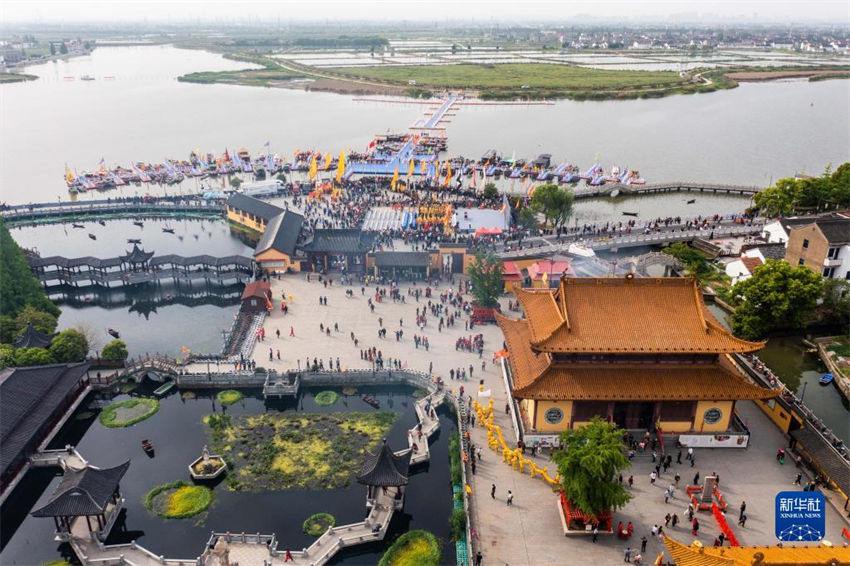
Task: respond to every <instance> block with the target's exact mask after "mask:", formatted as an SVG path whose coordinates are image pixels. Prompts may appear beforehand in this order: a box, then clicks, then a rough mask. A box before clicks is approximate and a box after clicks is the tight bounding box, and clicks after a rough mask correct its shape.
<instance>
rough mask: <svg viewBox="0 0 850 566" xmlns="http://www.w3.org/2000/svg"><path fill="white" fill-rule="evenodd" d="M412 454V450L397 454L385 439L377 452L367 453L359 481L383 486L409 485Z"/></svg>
mask: <svg viewBox="0 0 850 566" xmlns="http://www.w3.org/2000/svg"><path fill="white" fill-rule="evenodd" d="M410 455H411V452H410V450H406V451H405V452H404V455H403V456H396V455H395V454H394V453H393V451H392V449H391V448H390V445H389V444H387V441H386V439H385V440H384V442H383V444H382V445H381V448H380V449H379V450H378V452H377V453H375V454H372V453H367V454H366V461H365V462H364V463H363V469H362V470H360V473H359V474H358V475H357V482H358V483H362V484H364V485H373V486H381V487H390V486H400V485H407V470H408V468H409V467H410Z"/></svg>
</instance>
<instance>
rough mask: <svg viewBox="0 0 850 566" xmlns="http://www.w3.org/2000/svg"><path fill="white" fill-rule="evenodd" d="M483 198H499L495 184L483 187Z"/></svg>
mask: <svg viewBox="0 0 850 566" xmlns="http://www.w3.org/2000/svg"><path fill="white" fill-rule="evenodd" d="M483 194H484V198H496V197H497V196H499V189H498V188H496V183H487V184H486V185H484V193H483Z"/></svg>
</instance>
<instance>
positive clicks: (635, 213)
mask: <svg viewBox="0 0 850 566" xmlns="http://www.w3.org/2000/svg"><path fill="white" fill-rule="evenodd" d="M637 215H638V213H637V212H624V213H623V216H637Z"/></svg>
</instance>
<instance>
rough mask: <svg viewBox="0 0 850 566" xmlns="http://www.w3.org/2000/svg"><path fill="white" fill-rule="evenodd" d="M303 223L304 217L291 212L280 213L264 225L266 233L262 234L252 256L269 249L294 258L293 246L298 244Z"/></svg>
mask: <svg viewBox="0 0 850 566" xmlns="http://www.w3.org/2000/svg"><path fill="white" fill-rule="evenodd" d="M303 223H304V217H303V216H301V215H300V214H297V213H295V212H292V211H291V210H287V211H284V212H281V213H280V214H278V215H277V216H275V217H274V218H272V219H271V220H270V221H269V223H268V224H267V225H266V231H265V232H263V235H262V237H261V238H260V241H259V242H257V247H256V248H255V249H254V256H255V257H256V255H257V254H260V253H263V252H265V251H267V250H270V249H275V250H277V251H279V252H281V253H284V254H286V255H288V256H289V257H290V258H291V257H292V256H294V255H295V244H297V243H298V235H299V234H301V225H302V224H303Z"/></svg>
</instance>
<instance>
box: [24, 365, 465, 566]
mask: <svg viewBox="0 0 850 566" xmlns="http://www.w3.org/2000/svg"><path fill="white" fill-rule="evenodd" d="M151 368H153V369H157V370H159V371H163V372H173V371H175V370H176V369H177V367H176V365H175V364H174V363H173V362H171V361H169V360H168V359H167V358H163V357H155V358H154V357H148V358H145V359H143V360H139V361H138V364H134V365H132V367H130V368H127V370H126V371H125V372H124V375H125V376H126V375H128V374H129V373H132V372H135V371H140V370H146V369H151ZM347 373H352V372H342V373H340V374H338V375H340V376H343V374H347ZM355 373H358V375H359V376H360V377H358V376H357V375H356V376H354V379H355V380H360V381H363V379H367V382H368V374H370V373H371V374H374V373H375V372H355ZM394 373H395V374H396V376H397V378H399V379H402V380H405V381H406V382H409V383H411V384H413V385H416V386H418V387H425V388H426V390H427V391H428V392H429V394H428V395H427V396H425V397H423V398H422V399H419V400H417V401H416V403H415V410H416V415H417V418H418V420H419V424H418V425H417V426H416V427H414V428H413V429H410V430H409V431H408V434H407V441H408V446H407V448H405V449H403V450H399V451H396V452H392V451H390V449H389V447H388V445H387V444H386V442H384V444H383V445H382V447H381V449H380V450H379V451H378V453H377V454H375V455H372V456H369V457H367V461H366V464H365V465H364V468H363V472H361V475H360V476H358V481H359V482H360V483H363V484H364V485H366V486H367V492H366V495H367V499H366V506H367V509H368V514H367V516H366V518H365V519H364V520H363V521H361V522H358V523H352V524H348V525H341V526H338V527H329V528H328V530H327V531H325V532H324V533H323V534H322V535H321V536H320V537H319V538H317V539H316V540H315V541H314V542H313V544H311V545H310V546H309V547H307V548H303V549H301V550H290V549H286V548H280V546H281V544H280V540H279V539H278V537H277V535H275V534H271V535H263V534H260V533H256V534H246V533H238V534H234V533H230V532H216V531H213V532H212V534H211V536H210V538H209V540H208V542H207V544H206V546H205V548H204V550H203V552H202V553H201V554H200V555H199V556H198V557H197V558H184V559H180V558H166V557H164V556H162V555H156V554H154V553H153V552H151V551H149V550H147V549H146V548H144V547H143V546H141V545H139V544H138V543H136V542H135V541H133V542H131V543H129V544H118V545H107V544H104V543H103V542H102V540H101V539H104V538H106V535H107V534H108V530H109V529H110V528H111V526H112V522H113V521H114V517H117V515H118V512H119V511H120V509H121V507H123V504H124V500H123V498H121V497H120V494H119V495H118V496H117V497H116V498H115V503H114V506H113V507H110V509H109V517H107V521H108V522H105V523H104V524H103V525H101V523H98V524H97V529H95V528H94V527H93V526H92V524H91V522H90V521H88V520H87V519H88V518H87V517H83V516H80V517H76V518H72V519H69V523H68V525H67V530H66V531H63V532H62V533H60V535H61V536H62V537H63V540H65V541H66V542H68V543H69V544H70V546H71V548H72V549H73V550H74V552H75V554H76V555H77V557H78V558H79V559H80V561H81V562H82V563H83V564H116V565H128V564H129V565H133V566H156V565H159V566H162V565H171V566H224V565H225V564H233V563H238V564H242V565H245V566H249V565H250V566H254V565H256V566H261V565H262V566H283V565H284V564H285V562H284V560H285V558H286V554H287V552H288V553H289V554H290V556H291V560H289V561H288V562H286V563H287V564H296V565H298V564H301V565H310V566H322V565H324V564H327V563H328V562H329V561H330V560H331V559H332V558H333V557H334V556H335V555H336V554H337V553H338V552H339V551H341V550H342V549H344V548H348V547H351V546H356V545H360V544H367V543H371V542H377V541H382V540H383V539H384V538H385V537H386V535H387V531H388V529H389V525H390V522H391V520H392V518H393V515H394V513H395V512H396V511H400V510H401V509H402V508H403V501H404V486H405V485H406V483H407V469H408V467H409V466H414V465H418V464H421V463H426V462H428V461H429V460H430V457H431V454H430V449H429V446H428V445H429V439H430V438H431V437H432V436H433V435H434V434H435V433H436V432H437V431H438V430H439V428H440V421H439V417H438V416H437V413H436V408H437V407H438V406H439V405H441V404H442V403H444V402H451V403H452V404H454V405H455V407H456V408H458V407H460V408H462V406H463V403H459V402H458V400H457V399H456V398H454V397H453V396H452V395H451V394H449V393H447V392H446V391H445V390H444V389H442V388H441V387H438V385H437V384H436V383H435V382H434V381H433V380H431V379H429V378H428V376H426V375H425V374H420V373H419V372H412V371H400V372H394ZM348 377H351V376H348ZM382 451H383V453H382ZM30 463H31V465H32V466H58V467H59V468H61V469H62V470H63V471H65V472H68V471H69V470H71V471H74V472H75V473H76V472H79V471H81V470H83V469H86V468H92V469H94V470H98V468H94V467H92V466H91V465H90V464H89V463H88V462H87V461H86V460H85V459H84V458H83V457H82V455H81V454H79V452H77V450H76V449H75V448H73V447H68V448H66V449H63V450H44V451H41V452H38V453H36V454H34V455H32V456H31V457H30ZM387 474H390V475H393V474H399V475H401V476H402V478H401V480H402V481H398V482H397V483H396V484H392V483H391V482H389V483H387V482H385V481H384V479H385V478H386V477H387ZM388 485H389V487H387V486H388ZM381 486H384V487H381ZM116 493H118V491H117V487H116Z"/></svg>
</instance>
